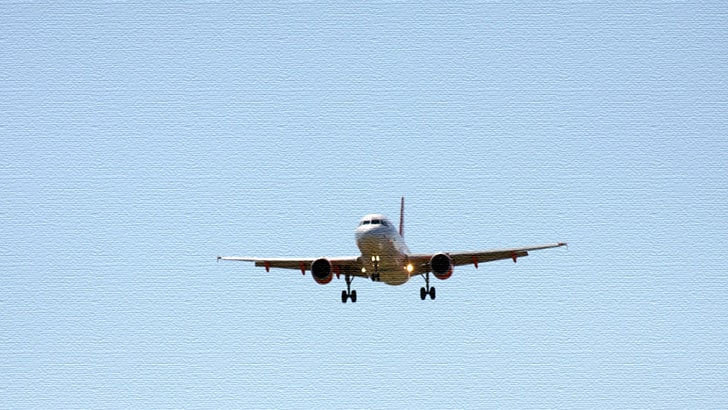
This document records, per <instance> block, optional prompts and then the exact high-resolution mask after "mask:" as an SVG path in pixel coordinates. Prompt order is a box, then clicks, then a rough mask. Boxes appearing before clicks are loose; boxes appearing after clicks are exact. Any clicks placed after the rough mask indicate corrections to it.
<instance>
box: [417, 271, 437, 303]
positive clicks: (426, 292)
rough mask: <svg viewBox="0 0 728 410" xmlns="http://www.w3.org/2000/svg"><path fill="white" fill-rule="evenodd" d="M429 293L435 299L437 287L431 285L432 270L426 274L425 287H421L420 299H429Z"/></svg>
mask: <svg viewBox="0 0 728 410" xmlns="http://www.w3.org/2000/svg"><path fill="white" fill-rule="evenodd" d="M427 295H430V299H431V300H435V287H434V286H433V287H430V272H427V273H426V274H425V287H424V288H420V299H422V300H425V299H427Z"/></svg>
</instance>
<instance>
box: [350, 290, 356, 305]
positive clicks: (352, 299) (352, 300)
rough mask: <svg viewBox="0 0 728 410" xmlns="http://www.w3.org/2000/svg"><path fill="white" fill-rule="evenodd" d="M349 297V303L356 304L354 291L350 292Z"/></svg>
mask: <svg viewBox="0 0 728 410" xmlns="http://www.w3.org/2000/svg"><path fill="white" fill-rule="evenodd" d="M349 297H350V298H351V303H356V291H355V290H352V291H351V295H349Z"/></svg>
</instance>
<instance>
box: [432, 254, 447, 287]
mask: <svg viewBox="0 0 728 410" xmlns="http://www.w3.org/2000/svg"><path fill="white" fill-rule="evenodd" d="M430 269H432V273H433V274H434V275H435V277H436V278H437V279H440V280H445V279H447V278H449V277H450V276H452V270H453V265H452V259H450V256H448V255H447V254H444V253H438V254H437V255H434V256H432V258H431V259H430Z"/></svg>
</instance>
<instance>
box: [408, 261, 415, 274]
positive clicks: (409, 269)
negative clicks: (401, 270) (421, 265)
mask: <svg viewBox="0 0 728 410" xmlns="http://www.w3.org/2000/svg"><path fill="white" fill-rule="evenodd" d="M413 270H415V267H414V266H412V264H411V263H409V264H407V272H409V273H412V271H413Z"/></svg>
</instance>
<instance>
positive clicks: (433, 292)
mask: <svg viewBox="0 0 728 410" xmlns="http://www.w3.org/2000/svg"><path fill="white" fill-rule="evenodd" d="M430 300H435V288H434V287H431V288H430Z"/></svg>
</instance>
